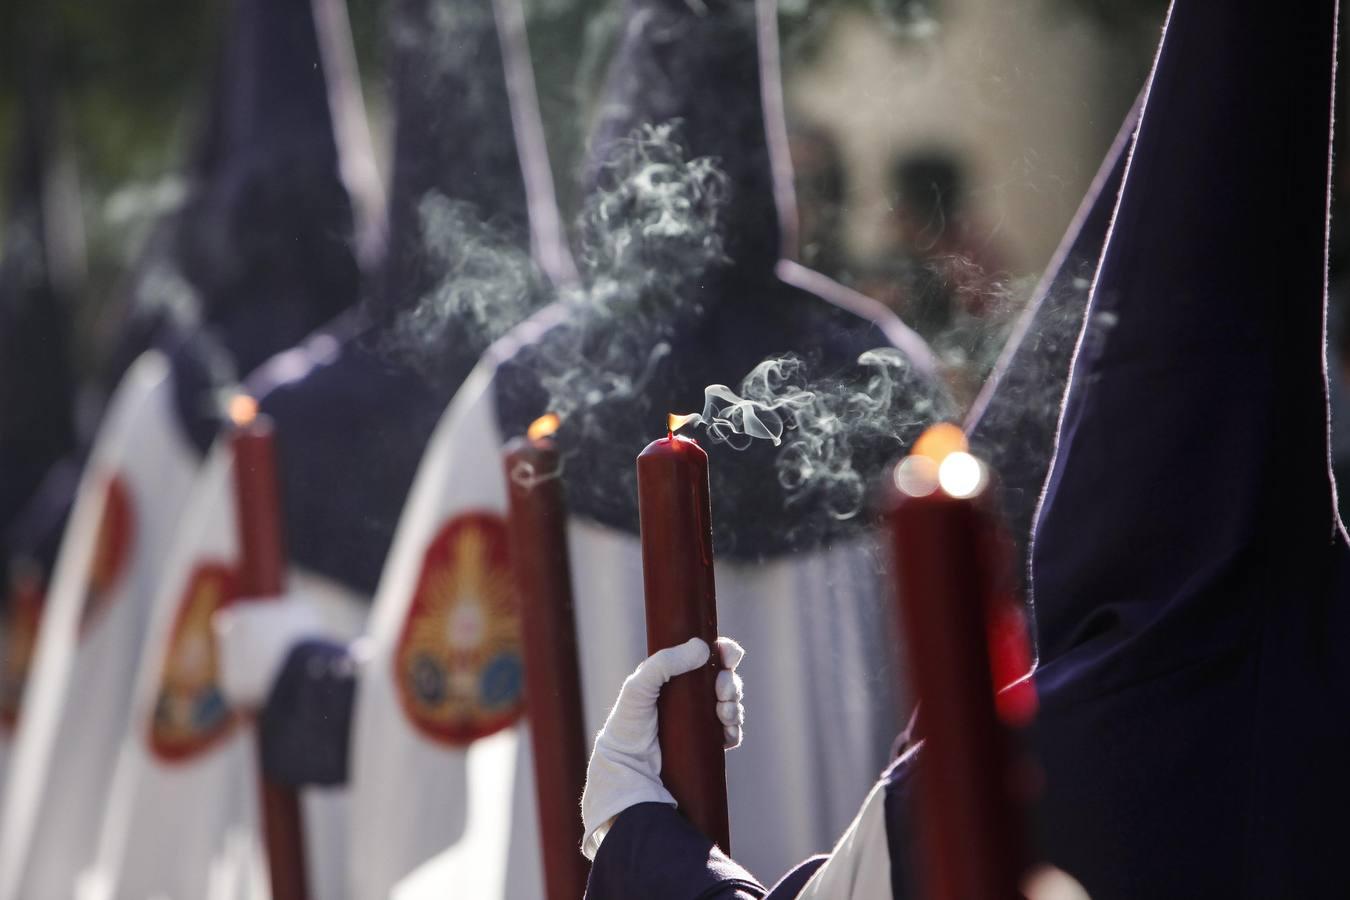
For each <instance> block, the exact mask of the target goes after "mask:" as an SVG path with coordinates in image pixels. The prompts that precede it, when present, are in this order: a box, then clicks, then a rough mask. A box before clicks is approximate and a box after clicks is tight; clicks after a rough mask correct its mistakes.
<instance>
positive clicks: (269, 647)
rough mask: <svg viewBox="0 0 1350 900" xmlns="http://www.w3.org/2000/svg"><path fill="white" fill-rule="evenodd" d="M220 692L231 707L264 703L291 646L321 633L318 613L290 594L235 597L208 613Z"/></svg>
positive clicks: (257, 705)
mask: <svg viewBox="0 0 1350 900" xmlns="http://www.w3.org/2000/svg"><path fill="white" fill-rule="evenodd" d="M211 628H212V630H213V631H214V632H215V634H216V653H217V660H218V662H219V672H220V691H221V693H222V694H224V695H225V699H226V701H227V702H229V704H230V705H231V706H233V707H235V708H237V709H248V710H252V709H257V708H258V707H260V706H262V705H263V704H264V703H265V702H266V701H267V696H268V694H270V693H271V692H272V685H273V683H274V682H275V681H276V679H277V675H278V674H280V672H281V667H282V665H284V664H285V662H286V657H287V656H288V655H289V654H290V652H291V648H292V647H294V646H295V645H296V644H297V643H299V642H300V641H302V640H305V639H306V638H310V637H313V636H314V635H316V634H320V633H321V632H322V629H321V623H320V620H319V615H318V612H317V611H316V610H315V609H314V606H313V605H312V604H311V603H310V602H309V601H308V600H306V599H304V598H303V597H300V596H296V595H295V594H284V595H282V596H280V597H272V598H266V599H256V600H255V599H249V598H244V599H240V600H236V601H235V602H234V603H231V604H230V605H229V606H227V607H225V608H224V609H218V610H216V611H215V613H214V614H213V615H212V616H211Z"/></svg>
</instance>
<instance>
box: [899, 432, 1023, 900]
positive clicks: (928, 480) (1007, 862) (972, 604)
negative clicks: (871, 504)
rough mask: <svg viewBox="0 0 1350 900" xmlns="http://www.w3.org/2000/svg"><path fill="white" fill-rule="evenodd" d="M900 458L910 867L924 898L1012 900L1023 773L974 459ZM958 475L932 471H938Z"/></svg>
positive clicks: (990, 530) (995, 565)
mask: <svg viewBox="0 0 1350 900" xmlns="http://www.w3.org/2000/svg"><path fill="white" fill-rule="evenodd" d="M958 452H959V457H960V458H958V459H955V460H954V465H953V467H950V468H949V467H948V466H947V465H946V462H947V459H948V458H951V457H956V456H957V453H952V454H950V455H949V456H947V457H946V458H940V459H941V467H940V464H939V460H938V459H932V458H929V457H923V456H911V457H909V458H907V459H906V460H903V461H902V462H901V464H900V465H899V466H897V467H896V470H895V472H894V475H893V478H892V479H891V486H892V487H891V491H890V494H891V497H890V510H889V525H890V533H891V540H892V543H893V549H894V553H895V559H894V562H895V573H896V584H895V595H896V600H897V602H898V605H899V610H898V615H897V617H896V618H897V621H898V622H900V623H902V625H903V628H902V631H903V637H904V639H905V644H906V647H907V649H908V653H907V657H908V660H909V671H910V678H911V684H912V685H913V687H914V689H915V692H916V694H917V697H918V700H919V703H920V704H921V705H920V710H919V734H920V736H921V737H922V738H923V740H924V745H925V746H924V748H923V755H922V756H921V757H920V759H919V770H918V779H919V781H918V790H917V803H918V817H919V823H920V825H919V835H920V839H919V849H920V853H921V857H922V858H921V860H920V866H919V868H920V872H921V876H922V881H923V885H924V889H925V890H924V893H923V896H924V897H926V898H929V900H960V898H971V897H979V898H989V900H1004V898H1006V900H1013V898H1017V897H1020V896H1021V894H1020V893H1019V883H1020V881H1021V878H1022V875H1023V872H1024V871H1025V868H1026V865H1025V864H1026V861H1027V856H1026V848H1027V842H1026V835H1025V823H1024V821H1023V813H1022V809H1021V803H1020V801H1019V799H1018V798H1019V796H1021V795H1022V794H1023V793H1024V791H1022V790H1021V789H1020V781H1019V779H1020V778H1021V777H1022V771H1023V770H1021V769H1020V768H1019V761H1018V760H1017V758H1016V757H1015V756H1014V754H1013V752H1012V748H1013V743H1012V740H1011V735H1010V734H1009V733H1008V731H1007V729H1006V727H1005V726H1004V723H1003V722H1002V721H1001V719H1000V718H999V715H998V713H997V711H996V708H995V699H994V695H995V687H996V684H995V682H994V673H993V672H992V670H991V663H990V645H989V636H990V623H991V617H990V612H991V610H992V609H993V603H994V600H995V597H996V596H1000V597H1001V596H1004V595H996V593H995V592H996V591H997V590H998V589H999V588H1000V587H1001V585H1002V582H1003V578H1002V576H1003V573H1002V571H1001V565H1002V563H1003V562H1005V561H1006V560H1005V559H1004V557H1003V556H1002V554H1000V553H999V552H998V545H997V542H996V540H995V536H996V535H997V533H998V531H997V530H998V523H997V520H996V519H995V518H994V516H993V514H992V512H991V511H990V509H989V504H988V501H987V498H986V496H985V495H986V492H987V490H988V477H987V475H986V474H985V472H984V470H983V467H982V465H981V464H980V463H978V462H977V461H976V460H975V459H974V458H973V457H971V456H969V455H968V454H966V453H964V452H960V451H958ZM940 471H941V472H942V473H943V474H951V473H952V472H955V473H956V474H957V475H960V474H962V472H964V474H965V476H966V477H964V478H961V477H955V478H942V477H940V475H939V472H940Z"/></svg>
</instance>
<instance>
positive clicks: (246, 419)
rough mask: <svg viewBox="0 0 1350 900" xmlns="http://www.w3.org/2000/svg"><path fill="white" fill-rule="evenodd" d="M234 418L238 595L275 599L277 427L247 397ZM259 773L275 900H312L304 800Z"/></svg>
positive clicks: (280, 563) (279, 554) (280, 558)
mask: <svg viewBox="0 0 1350 900" xmlns="http://www.w3.org/2000/svg"><path fill="white" fill-rule="evenodd" d="M230 418H231V419H232V420H233V421H234V429H233V431H232V432H231V434H230V449H231V451H232V452H233V454H234V487H235V506H236V508H237V510H238V513H237V522H238V527H239V564H238V584H239V592H240V594H241V595H242V596H244V597H274V596H277V595H279V594H280V593H281V592H282V591H283V590H285V584H286V546H285V543H284V541H283V540H282V522H281V496H280V493H279V491H278V489H277V463H276V447H275V444H274V439H273V428H272V423H271V420H269V419H267V418H266V417H262V416H259V415H258V403H257V401H256V400H254V399H253V398H252V397H248V396H245V395H243V394H240V395H237V396H236V397H234V399H233V400H232V401H231V402H230ZM258 772H259V778H260V780H261V785H260V787H261V800H262V805H261V813H262V820H263V836H264V839H265V842H266V845H267V869H268V875H269V878H270V880H271V885H272V897H273V898H274V900H308V897H309V888H308V885H307V873H306V871H305V843H304V833H305V832H304V823H303V820H302V819H301V811H300V798H299V795H298V793H297V792H296V790H295V789H294V788H292V787H289V786H287V785H282V784H277V783H276V782H274V781H272V780H271V779H270V778H268V777H267V775H266V773H265V772H263V769H262V765H261V763H260V764H259V766H258Z"/></svg>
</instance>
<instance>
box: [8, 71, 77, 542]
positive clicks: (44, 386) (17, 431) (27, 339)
mask: <svg viewBox="0 0 1350 900" xmlns="http://www.w3.org/2000/svg"><path fill="white" fill-rule="evenodd" d="M25 94H26V96H25V102H24V104H23V106H22V108H21V110H20V115H21V117H22V120H21V125H20V128H19V129H18V140H17V144H16V146H15V147H14V151H13V171H12V172H11V175H10V179H9V184H8V189H7V196H8V198H9V204H8V206H9V208H8V210H7V212H6V216H5V223H4V232H3V234H4V245H3V252H2V254H0V473H3V474H0V535H3V536H4V539H3V540H4V543H3V545H2V546H3V553H4V555H5V556H8V555H9V553H10V552H11V550H13V549H15V548H14V544H15V536H14V535H11V534H8V532H9V530H10V527H11V526H12V525H13V524H14V522H15V521H16V519H17V518H18V517H19V516H20V515H21V513H22V511H23V510H24V509H25V507H27V506H28V505H29V504H30V503H31V502H32V501H33V498H34V496H35V494H37V493H38V492H39V489H40V486H41V484H42V482H43V480H44V478H46V477H47V476H48V474H49V472H50V471H51V470H52V468H53V466H55V465H56V464H57V463H58V462H59V461H60V460H62V459H63V458H65V457H66V456H68V455H69V454H71V453H73V452H74V450H75V429H74V402H75V383H74V372H73V370H72V366H71V356H70V324H71V317H72V315H73V310H72V308H71V303H72V298H71V297H69V296H66V294H65V292H64V290H63V284H62V278H60V277H59V275H58V273H57V272H56V269H57V267H58V266H59V265H60V260H59V259H58V258H57V257H58V254H56V253H55V252H54V249H53V247H52V246H51V244H50V242H49V238H51V237H53V236H52V235H51V234H50V233H49V231H50V229H51V228H52V227H54V224H55V223H54V222H53V220H52V216H50V215H49V212H50V210H49V205H50V204H52V203H54V202H56V200H55V198H54V196H53V194H52V191H51V189H50V186H51V179H52V165H53V150H54V146H53V145H54V133H53V128H52V121H51V119H52V114H53V111H52V109H51V107H50V106H49V102H50V98H49V97H47V96H45V95H44V94H43V93H42V92H41V91H40V90H39V88H38V85H37V84H36V83H32V84H30V85H28V86H27V89H26V91H25Z"/></svg>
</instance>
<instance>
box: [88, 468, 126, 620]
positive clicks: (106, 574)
mask: <svg viewBox="0 0 1350 900" xmlns="http://www.w3.org/2000/svg"><path fill="white" fill-rule="evenodd" d="M134 537H135V519H134V517H133V515H132V510H131V492H130V491H128V490H127V485H126V482H125V481H123V480H122V476H120V475H113V476H112V477H111V478H109V479H108V487H107V492H106V495H105V497H104V499H103V515H102V517H101V518H100V519H99V523H98V534H97V536H96V537H95V538H94V558H93V560H92V561H91V562H90V565H89V584H88V585H87V586H86V588H85V594H84V605H83V607H81V609H80V634H81V635H84V634H85V632H87V631H88V630H89V628H90V627H92V626H93V625H94V624H95V623H96V622H98V620H99V619H101V618H102V617H103V614H104V613H105V612H107V609H108V604H110V603H111V602H112V600H113V597H114V596H115V594H116V591H117V588H118V587H119V586H120V585H121V582H122V576H123V575H124V574H125V573H126V569H127V563H128V561H129V560H130V558H131V542H132V540H133V538H134Z"/></svg>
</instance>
